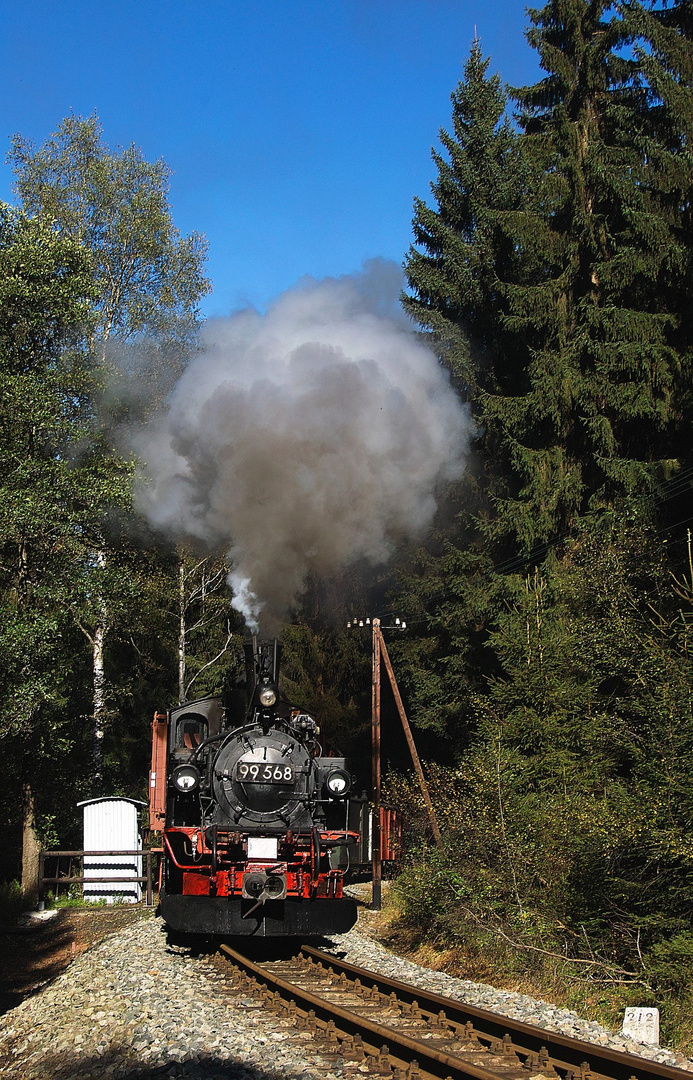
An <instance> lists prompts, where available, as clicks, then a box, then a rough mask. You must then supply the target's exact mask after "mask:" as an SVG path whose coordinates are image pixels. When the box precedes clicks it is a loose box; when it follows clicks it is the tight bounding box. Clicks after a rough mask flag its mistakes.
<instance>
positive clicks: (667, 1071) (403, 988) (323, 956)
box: [301, 945, 688, 1080]
mask: <svg viewBox="0 0 693 1080" xmlns="http://www.w3.org/2000/svg"><path fill="white" fill-rule="evenodd" d="M301 952H302V953H303V954H304V955H305V956H309V957H311V958H312V959H313V960H317V961H319V963H321V964H322V965H324V966H325V967H326V968H327V967H329V968H331V970H332V971H334V972H335V973H337V974H342V973H344V974H345V975H347V977H350V978H353V979H354V980H355V979H360V981H361V983H362V984H363V985H366V986H370V987H374V988H375V989H378V990H380V991H381V992H387V993H395V994H396V995H397V997H398V998H399V999H400V1000H401V1001H405V1002H407V1003H408V1004H411V1003H413V1002H414V1001H416V1002H418V1004H419V1005H420V1006H422V1007H423V1008H425V1009H428V1010H430V1011H431V1012H433V1013H436V1012H438V1011H439V1010H441V1009H442V1010H444V1012H445V1014H446V1017H447V1019H448V1020H450V1021H452V1022H453V1023H456V1024H466V1023H469V1022H471V1023H472V1025H473V1028H474V1032H475V1033H476V1035H477V1036H479V1037H480V1038H481V1039H484V1038H486V1039H489V1040H490V1039H502V1038H503V1036H504V1035H510V1037H511V1039H512V1044H513V1047H514V1048H515V1049H516V1050H519V1051H520V1053H528V1052H529V1053H538V1052H540V1051H541V1050H542V1048H543V1047H546V1050H547V1051H548V1054H549V1056H550V1058H551V1063H552V1064H553V1065H554V1066H555V1067H557V1068H559V1069H560V1070H561V1071H562V1072H563V1071H564V1072H566V1073H571V1072H578V1073H579V1072H580V1071H581V1070H584V1069H585V1067H587V1068H588V1069H589V1070H590V1071H591V1072H592V1074H593V1075H598V1076H601V1077H608V1078H609V1080H631V1078H632V1077H635V1078H638V1080H652V1078H656V1080H683V1078H684V1077H685V1076H687V1075H688V1074H687V1072H686V1070H684V1069H677V1068H674V1067H673V1066H671V1065H663V1064H661V1063H660V1062H657V1061H650V1060H649V1059H648V1058H642V1057H638V1056H637V1055H636V1054H628V1053H626V1052H624V1051H620V1050H612V1049H610V1048H609V1047H605V1046H599V1045H598V1044H595V1043H589V1042H585V1041H584V1040H582V1039H573V1038H571V1037H570V1036H568V1035H561V1034H559V1033H558V1032H554V1031H547V1030H546V1029H545V1028H539V1027H536V1026H535V1025H533V1024H525V1023H524V1022H523V1021H521V1020H515V1019H513V1018H512V1017H509V1016H502V1015H501V1014H500V1013H496V1012H490V1011H489V1010H487V1009H480V1008H479V1007H478V1006H475V1005H467V1004H465V1003H464V1002H462V1001H457V1000H455V999H454V998H448V997H443V995H441V994H436V993H433V992H432V991H429V990H424V989H422V988H421V987H418V986H412V985H411V984H408V983H403V982H400V981H399V980H398V979H391V978H389V977H388V976H385V975H380V974H379V973H377V972H375V971H371V970H369V969H367V968H362V967H358V966H357V965H355V964H349V963H347V962H346V961H345V960H341V959H339V958H338V957H336V956H334V955H333V954H332V953H326V952H323V951H322V950H320V949H315V948H313V947H312V946H310V945H304V946H303V947H302V949H301ZM588 1063H589V1064H588ZM537 1071H540V1070H539V1069H538V1070H537Z"/></svg>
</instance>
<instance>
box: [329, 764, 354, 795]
mask: <svg viewBox="0 0 693 1080" xmlns="http://www.w3.org/2000/svg"><path fill="white" fill-rule="evenodd" d="M325 787H326V788H327V791H328V793H329V794H330V795H331V796H332V798H333V799H343V798H344V796H345V795H348V794H349V788H350V787H351V777H350V776H349V773H348V772H345V771H344V769H335V770H334V772H331V773H330V775H329V776H328V777H327V780H326V781H325Z"/></svg>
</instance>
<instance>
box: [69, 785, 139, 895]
mask: <svg viewBox="0 0 693 1080" xmlns="http://www.w3.org/2000/svg"><path fill="white" fill-rule="evenodd" d="M77 805H78V806H81V807H82V811H83V814H84V839H83V842H82V847H83V850H84V851H141V849H142V838H141V836H140V831H139V824H138V820H137V816H138V807H140V806H145V805H146V804H145V803H143V802H140V800H139V799H122V798H116V797H114V798H101V799H87V800H86V801H85V802H81V803H77ZM141 876H142V856H141V855H85V856H84V877H85V878H91V877H93V878H111V877H113V878H119V877H133V878H137V877H141ZM83 895H84V899H85V900H92V901H96V900H105V901H106V903H107V904H112V903H113V902H114V901H116V900H117V901H124V902H125V903H130V904H135V903H137V901H138V900H141V899H142V883H141V882H139V881H133V882H132V883H130V882H128V881H114V882H113V884H112V885H109V883H108V882H107V881H95V882H94V883H93V884H90V883H89V882H88V881H85V882H84V885H83Z"/></svg>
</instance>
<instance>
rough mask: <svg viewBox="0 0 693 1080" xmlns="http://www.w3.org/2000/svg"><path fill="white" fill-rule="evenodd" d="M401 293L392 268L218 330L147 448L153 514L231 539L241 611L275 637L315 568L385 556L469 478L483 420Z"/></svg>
mask: <svg viewBox="0 0 693 1080" xmlns="http://www.w3.org/2000/svg"><path fill="white" fill-rule="evenodd" d="M400 285H401V274H400V271H399V269H398V268H397V267H396V265H395V264H394V263H392V264H390V263H385V262H384V261H380V260H378V261H377V262H373V263H370V264H366V267H365V268H364V271H363V272H362V273H360V274H355V275H351V276H348V277H340V278H327V279H325V280H322V281H315V280H313V279H306V280H305V281H302V282H300V283H299V285H297V286H296V287H295V288H292V289H290V290H289V291H288V292H286V293H284V294H283V295H281V296H280V297H279V298H278V299H277V300H276V301H275V302H274V303H273V304H272V305H271V306H270V307H269V309H268V310H267V312H266V313H265V314H259V313H258V312H257V311H255V310H246V311H241V312H239V313H237V314H235V315H233V316H231V317H230V318H228V319H217V320H213V321H210V322H209V323H207V324H206V326H205V327H204V330H203V332H202V338H201V345H202V349H201V352H200V353H199V355H197V356H196V357H195V358H194V359H193V360H192V361H191V363H190V364H189V366H188V368H187V369H186V371H185V372H184V374H183V375H182V377H181V378H180V380H179V381H178V383H177V385H176V387H175V389H174V391H173V393H172V395H171V397H170V399H169V402H168V406H167V408H166V410H165V411H164V412H163V413H162V414H160V415H159V416H158V417H157V418H156V420H155V421H154V423H153V424H151V425H149V426H148V428H147V430H146V431H142V432H140V434H139V435H138V437H137V439H136V449H137V452H138V454H139V455H140V457H141V459H142V461H143V462H144V469H143V475H142V477H141V483H140V485H139V493H138V501H139V506H140V508H141V509H142V510H143V511H144V512H145V514H146V516H147V517H148V519H149V521H150V522H151V523H152V524H153V525H154V526H156V527H158V528H159V529H163V530H165V531H167V532H168V533H169V534H172V535H173V536H175V537H177V538H190V539H194V540H197V541H201V542H203V543H204V544H207V545H209V547H210V548H217V549H218V548H219V547H220V545H225V546H226V548H227V550H228V554H229V559H230V560H231V561H230V565H231V566H232V567H233V569H232V572H231V574H230V575H229V584H230V587H231V589H232V592H233V600H232V603H233V605H234V607H235V608H237V609H238V610H239V611H241V612H242V613H243V615H244V616H245V619H246V622H247V624H248V625H249V627H250V628H251V629H253V630H255V631H257V630H258V628H259V625H260V623H261V624H262V630H263V632H270V630H275V629H276V626H277V623H280V622H281V621H282V620H283V619H285V618H286V616H287V613H288V611H289V610H290V608H291V606H292V605H293V604H294V603H295V601H296V600H297V598H298V597H299V596H300V594H301V592H302V590H303V588H304V584H305V580H306V576H307V574H308V573H309V572H310V571H316V572H317V573H318V574H320V575H330V574H334V573H336V572H337V571H338V570H340V569H342V568H344V567H345V566H347V565H349V564H350V563H353V562H355V561H357V560H360V559H365V560H367V561H368V562H370V563H371V564H378V563H383V562H385V561H386V560H387V559H388V558H389V557H390V556H391V555H392V553H393V551H394V549H395V547H396V546H397V544H398V543H399V542H401V541H402V540H403V539H411V538H415V537H417V536H420V535H421V534H423V533H424V532H425V530H426V529H427V528H428V526H429V525H430V523H431V520H432V518H433V515H434V513H435V509H436V496H437V494H438V493H439V492H440V489H441V486H442V485H444V484H445V483H446V482H449V481H451V480H454V479H456V478H457V477H459V476H460V475H461V473H462V471H463V469H464V465H465V460H466V457H467V452H468V444H469V437H470V433H471V431H472V422H471V419H470V416H469V412H468V410H467V408H466V407H465V406H464V405H462V404H461V403H460V401H459V399H458V397H457V396H456V395H455V393H454V392H453V390H452V388H451V386H450V380H449V377H448V375H447V373H446V372H445V370H444V369H443V368H442V367H441V365H440V364H439V362H438V361H437V359H436V357H435V356H434V354H433V353H432V352H431V351H430V350H429V349H428V348H427V347H426V346H425V345H424V344H423V342H422V341H421V339H420V338H419V337H417V336H416V335H415V334H413V333H412V332H411V330H410V329H409V327H408V324H407V323H406V322H405V320H404V318H403V316H402V315H401V313H399V314H398V307H397V297H398V294H399V288H400Z"/></svg>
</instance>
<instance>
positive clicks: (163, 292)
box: [9, 115, 209, 345]
mask: <svg viewBox="0 0 693 1080" xmlns="http://www.w3.org/2000/svg"><path fill="white" fill-rule="evenodd" d="M9 160H10V161H11V162H12V163H13V165H14V167H15V171H16V174H17V184H16V187H17V193H18V194H19V196H20V198H21V200H22V204H23V206H24V208H25V209H26V210H27V211H28V212H29V213H32V214H41V215H43V216H45V217H46V218H47V220H48V221H50V222H57V223H58V224H59V226H60V229H61V231H62V232H63V233H65V234H66V235H68V236H71V237H74V238H75V239H76V240H77V241H79V243H80V244H81V245H83V246H84V247H86V248H87V250H88V251H89V252H90V253H91V257H92V267H93V275H94V279H95V281H96V282H97V284H98V294H97V302H96V314H97V320H96V327H95V337H96V338H97V339H98V340H101V341H103V340H105V339H107V338H108V337H109V336H110V335H111V334H114V335H116V336H118V337H119V338H120V339H121V340H123V339H132V338H136V337H137V336H138V335H141V334H143V333H145V332H146V333H148V334H151V335H153V336H154V337H156V338H159V339H164V340H167V341H172V340H176V341H180V342H181V343H187V344H188V345H189V344H190V335H191V333H192V332H193V331H194V329H195V326H196V322H197V304H198V302H199V300H200V298H201V297H202V296H203V295H204V293H205V292H207V291H208V290H209V282H208V281H207V280H206V279H205V278H204V275H203V273H202V265H203V262H204V257H205V250H206V244H205V241H204V239H203V237H201V236H200V235H199V234H197V233H193V234H192V235H191V236H188V237H182V236H181V235H180V233H179V232H178V231H177V229H176V228H175V226H174V224H173V221H172V218H171V210H170V207H169V205H168V201H167V195H168V186H169V178H170V175H171V172H170V169H169V168H168V166H167V165H166V164H165V163H164V162H163V161H156V162H154V163H151V162H148V161H146V160H145V158H144V157H143V156H142V152H141V150H140V149H139V148H138V147H136V146H134V145H131V146H129V147H127V148H126V149H121V150H118V151H115V152H113V151H111V150H110V149H109V147H108V146H106V144H105V143H104V141H103V137H102V128H101V125H100V123H99V120H98V118H97V117H96V116H95V115H94V116H91V117H88V118H87V119H84V118H83V117H81V116H74V115H70V116H68V117H66V119H65V120H63V121H62V123H61V124H60V125H59V127H58V130H57V131H56V132H55V133H54V134H53V135H51V137H50V138H49V139H48V140H47V141H46V143H45V144H44V145H43V146H41V147H38V148H37V147H34V146H33V145H32V144H31V143H30V142H29V141H28V140H26V139H23V138H22V137H21V136H20V135H15V137H14V138H13V140H12V150H11V152H10V154H9Z"/></svg>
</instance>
